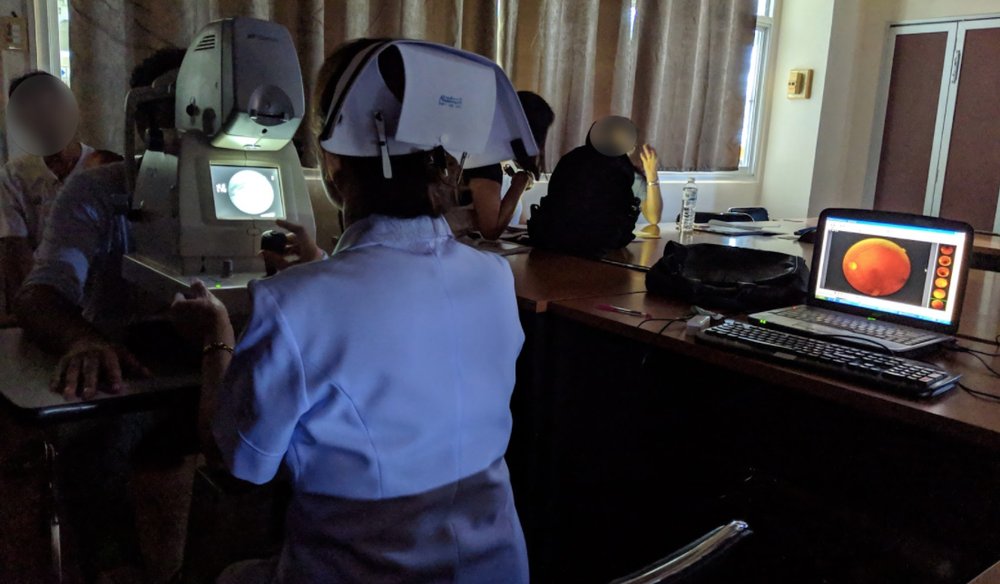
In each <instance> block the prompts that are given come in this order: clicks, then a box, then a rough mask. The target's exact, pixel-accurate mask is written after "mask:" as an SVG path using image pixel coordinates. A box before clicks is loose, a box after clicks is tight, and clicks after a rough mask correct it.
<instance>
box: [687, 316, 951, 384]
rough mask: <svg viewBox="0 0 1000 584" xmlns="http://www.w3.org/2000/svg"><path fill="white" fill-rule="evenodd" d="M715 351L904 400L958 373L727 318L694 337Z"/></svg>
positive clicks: (947, 380)
mask: <svg viewBox="0 0 1000 584" xmlns="http://www.w3.org/2000/svg"><path fill="white" fill-rule="evenodd" d="M698 340H699V341H702V342H704V343H707V344H711V345H716V346H719V347H723V348H727V349H732V350H738V351H743V352H750V353H754V354H757V355H765V356H769V357H774V358H776V359H780V361H781V362H782V363H787V364H789V365H792V366H798V367H802V368H805V369H813V370H816V371H821V372H826V373H832V374H835V375H838V376H843V377H847V378H850V379H852V380H854V381H857V382H858V383H862V384H865V385H871V386H874V387H876V388H878V389H881V390H884V391H889V392H893V393H899V394H903V395H906V396H908V397H931V396H934V395H938V394H940V393H943V392H945V391H948V390H949V389H952V388H953V387H955V385H956V384H957V383H958V380H959V378H960V377H961V376H960V375H954V374H951V373H949V372H947V371H945V370H943V369H939V368H937V367H935V366H933V365H930V364H928V363H922V362H920V361H913V360H911V359H902V358H900V357H894V356H891V355H886V354H882V353H876V352H874V351H866V350H864V349H856V348H854V347H848V346H845V345H841V344H838V343H830V342H827V341H821V340H818V339H813V338H810V337H805V336H800V335H796V334H791V333H786V332H783V331H779V330H774V329H770V328H765V327H762V326H757V325H753V324H747V323H743V322H736V321H732V320H727V321H725V322H724V323H723V324H720V325H717V326H713V327H711V328H708V329H705V330H703V331H701V332H700V333H698Z"/></svg>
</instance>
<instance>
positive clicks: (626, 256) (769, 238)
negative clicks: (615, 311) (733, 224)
mask: <svg viewBox="0 0 1000 584" xmlns="http://www.w3.org/2000/svg"><path fill="white" fill-rule="evenodd" d="M815 224H816V220H815V219H808V220H805V221H788V220H786V221H783V222H782V226H781V227H778V228H775V229H774V231H780V232H782V233H792V232H794V231H797V230H799V229H802V228H803V227H805V226H807V225H815ZM668 241H678V242H681V243H684V244H685V245H690V244H692V243H714V244H718V245H729V246H733V247H748V248H752V249H761V250H765V251H777V252H781V253H787V254H789V255H797V256H801V257H803V258H805V260H806V262H807V263H809V262H811V261H812V244H809V243H799V242H798V241H796V240H791V239H787V238H783V237H782V236H781V235H741V236H739V237H727V236H725V235H717V234H714V233H704V232H694V233H692V234H690V235H685V236H684V237H683V238H682V237H681V235H680V234H679V233H678V232H677V225H676V224H674V223H661V224H660V238H659V239H639V238H636V240H635V241H633V242H632V243H630V244H628V246H626V247H625V248H624V249H619V250H615V251H613V252H611V253H609V254H607V255H606V256H604V258H603V259H604V260H605V261H607V262H612V263H618V264H625V265H630V266H633V267H636V268H639V269H645V268H649V267H651V266H652V265H653V264H655V263H656V261H657V260H659V259H660V258H661V257H663V248H664V247H665V246H666V245H667V242H668ZM972 256H973V257H972V265H973V266H974V267H977V268H979V269H983V270H992V271H996V270H998V269H1000V235H987V234H981V233H977V234H976V235H975V238H974V239H973V248H972Z"/></svg>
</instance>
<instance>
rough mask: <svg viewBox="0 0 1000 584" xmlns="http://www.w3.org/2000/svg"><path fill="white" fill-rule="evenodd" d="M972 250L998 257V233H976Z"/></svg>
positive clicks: (999, 247) (999, 242)
mask: <svg viewBox="0 0 1000 584" xmlns="http://www.w3.org/2000/svg"><path fill="white" fill-rule="evenodd" d="M972 249H973V252H974V253H976V254H979V255H981V256H989V257H994V258H1000V235H994V234H992V233H977V234H976V237H975V239H974V240H973V248H972Z"/></svg>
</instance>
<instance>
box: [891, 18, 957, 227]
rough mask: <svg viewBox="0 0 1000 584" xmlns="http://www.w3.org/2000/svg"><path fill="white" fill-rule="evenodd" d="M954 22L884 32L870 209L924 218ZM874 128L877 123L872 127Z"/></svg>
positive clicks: (944, 99)
mask: <svg viewBox="0 0 1000 584" xmlns="http://www.w3.org/2000/svg"><path fill="white" fill-rule="evenodd" d="M956 32H957V26H956V24H955V23H954V22H951V23H940V24H919V25H906V26H895V27H892V28H891V29H890V39H889V47H888V51H889V52H888V54H887V56H886V59H887V62H886V68H887V69H889V71H890V72H889V76H888V79H887V84H886V81H884V82H883V83H884V85H883V91H882V96H881V97H882V99H881V106H882V111H883V112H884V123H883V124H882V125H881V126H880V127H877V130H880V131H881V132H880V134H879V132H878V131H877V132H876V134H877V137H876V138H877V139H876V141H875V143H880V144H881V150H880V151H879V157H878V162H877V174H876V175H875V176H876V178H875V185H874V202H873V206H874V208H875V209H879V210H886V211H903V212H908V213H916V214H929V212H930V211H931V210H930V209H929V208H928V204H927V203H928V200H929V198H930V195H931V194H932V192H933V190H934V178H935V174H936V172H937V165H936V162H937V159H938V155H939V152H938V150H939V137H940V134H941V130H942V125H943V117H944V116H943V115H941V114H942V112H943V109H944V107H945V106H946V104H947V102H948V90H949V87H948V86H949V81H950V79H949V70H950V68H951V62H950V58H949V56H950V55H951V54H952V52H953V51H954V45H955V37H956ZM876 125H877V126H878V124H876Z"/></svg>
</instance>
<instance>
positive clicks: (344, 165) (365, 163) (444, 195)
mask: <svg viewBox="0 0 1000 584" xmlns="http://www.w3.org/2000/svg"><path fill="white" fill-rule="evenodd" d="M385 40H388V39H358V40H354V41H349V42H347V43H345V44H343V45H341V46H340V47H338V48H337V49H335V50H334V51H333V53H331V54H330V56H328V57H327V58H326V61H324V62H323V66H322V67H320V70H319V75H318V76H317V78H316V86H315V90H314V91H313V99H312V115H311V120H312V123H311V125H312V130H313V137H314V140H315V141H314V147H315V148H316V154H317V158H318V159H319V161H320V165H321V166H322V165H324V164H325V163H326V162H325V156H324V152H323V147H322V146H321V145H320V141H321V140H322V133H323V122H324V120H325V119H326V117H327V116H326V113H327V110H328V109H329V108H330V107H332V103H331V102H332V101H333V94H334V90H335V88H336V86H337V83H338V82H339V81H340V79H341V77H342V76H343V75H344V73H345V71H346V69H347V66H348V65H349V64H350V62H351V61H352V60H353V59H354V57H356V56H357V55H358V53H360V52H361V51H363V50H364V49H365V48H367V47H370V46H371V45H373V44H375V43H379V42H384V41H385ZM378 67H379V72H380V73H381V75H382V78H383V79H384V80H385V83H386V86H387V87H388V88H389V90H390V91H392V93H393V94H394V95H395V96H396V98H397V99H399V100H400V101H402V98H403V92H404V90H405V82H406V81H405V77H404V75H403V60H402V55H400V53H399V50H398V49H396V48H395V47H389V48H388V49H386V50H385V51H383V52H382V53H381V54H380V55H379V57H378ZM337 156H338V157H339V159H340V170H339V171H338V172H337V175H336V180H334V177H333V176H330V173H328V172H327V171H326V169H323V173H322V175H323V182H324V183H325V184H326V189H327V192H328V193H332V192H335V191H336V192H339V193H340V194H341V195H342V196H344V197H345V198H348V199H350V200H351V204H352V206H353V207H355V208H357V209H360V210H361V211H362V213H361V215H386V216H389V217H401V218H411V217H420V216H423V215H428V216H431V217H438V216H440V215H442V214H443V213H444V212H445V211H446V210H447V209H448V207H450V206H451V205H452V204H453V203H454V201H455V198H456V183H455V179H456V178H457V177H458V175H459V168H458V163H457V162H456V161H455V159H454V158H452V157H451V156H446V158H447V166H448V169H447V173H445V172H443V171H442V169H441V168H440V166H439V165H437V164H435V162H434V157H433V153H432V151H429V150H428V151H423V152H414V153H412V154H397V155H393V156H390V159H391V160H392V178H389V179H387V178H385V177H384V176H383V174H382V159H381V158H379V157H377V156H373V157H368V156H345V155H342V154H338V155H337Z"/></svg>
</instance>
